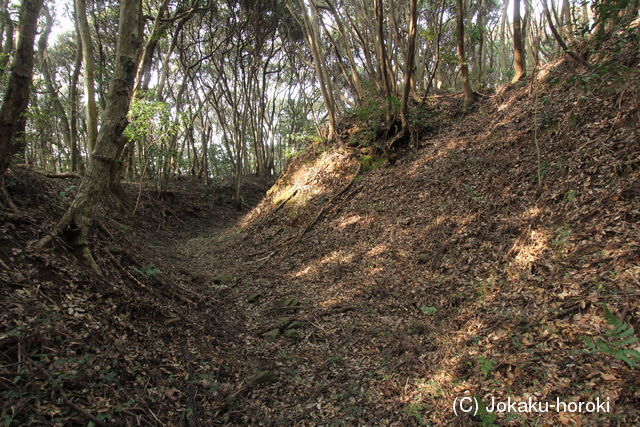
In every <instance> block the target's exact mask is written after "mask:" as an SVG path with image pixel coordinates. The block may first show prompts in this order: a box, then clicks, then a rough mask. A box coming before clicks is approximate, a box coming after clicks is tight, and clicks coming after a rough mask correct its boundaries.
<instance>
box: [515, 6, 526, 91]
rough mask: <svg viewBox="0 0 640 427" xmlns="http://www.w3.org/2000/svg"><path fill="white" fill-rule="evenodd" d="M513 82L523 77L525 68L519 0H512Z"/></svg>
mask: <svg viewBox="0 0 640 427" xmlns="http://www.w3.org/2000/svg"><path fill="white" fill-rule="evenodd" d="M513 66H514V69H515V74H514V76H513V82H514V83H515V82H519V81H520V80H522V79H524V78H525V76H526V74H527V70H526V68H525V65H524V45H523V43H522V25H521V23H520V0H513Z"/></svg>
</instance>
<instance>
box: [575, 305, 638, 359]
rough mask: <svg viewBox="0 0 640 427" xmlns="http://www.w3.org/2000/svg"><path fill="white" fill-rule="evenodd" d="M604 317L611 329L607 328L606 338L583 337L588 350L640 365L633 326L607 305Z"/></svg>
mask: <svg viewBox="0 0 640 427" xmlns="http://www.w3.org/2000/svg"><path fill="white" fill-rule="evenodd" d="M604 317H605V319H606V320H607V323H608V324H609V326H611V329H609V330H607V332H606V333H605V337H604V338H595V339H594V338H591V337H583V339H582V340H583V341H584V344H585V345H586V347H587V350H588V351H589V352H591V353H597V352H600V353H605V354H608V355H610V356H613V357H614V358H615V359H617V360H621V361H623V362H625V363H626V364H627V365H629V367H631V368H635V367H636V366H638V365H640V352H638V350H636V348H638V344H637V343H638V337H637V335H636V333H635V330H634V329H633V327H632V326H631V325H629V324H628V323H625V322H624V321H622V320H621V319H620V318H618V316H616V315H615V314H613V313H612V312H611V310H609V307H607V306H604ZM634 347H635V348H634Z"/></svg>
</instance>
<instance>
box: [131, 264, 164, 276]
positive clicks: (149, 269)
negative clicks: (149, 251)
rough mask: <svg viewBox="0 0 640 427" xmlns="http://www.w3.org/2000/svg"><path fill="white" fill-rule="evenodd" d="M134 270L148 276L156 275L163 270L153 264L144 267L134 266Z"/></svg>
mask: <svg viewBox="0 0 640 427" xmlns="http://www.w3.org/2000/svg"><path fill="white" fill-rule="evenodd" d="M134 270H135V271H137V272H138V273H140V274H142V275H143V276H147V277H151V276H155V275H156V274H160V273H162V271H160V270H159V269H158V268H157V267H156V266H154V265H153V264H147V265H145V266H144V267H142V268H135V267H134Z"/></svg>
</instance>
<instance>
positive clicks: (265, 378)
mask: <svg viewBox="0 0 640 427" xmlns="http://www.w3.org/2000/svg"><path fill="white" fill-rule="evenodd" d="M277 382H278V375H277V374H276V373H275V372H271V371H258V373H257V374H256V375H255V376H254V377H253V383H254V384H256V385H268V384H273V383H277Z"/></svg>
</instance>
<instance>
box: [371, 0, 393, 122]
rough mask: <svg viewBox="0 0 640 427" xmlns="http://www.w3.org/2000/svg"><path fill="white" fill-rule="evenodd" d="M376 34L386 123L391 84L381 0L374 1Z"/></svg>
mask: <svg viewBox="0 0 640 427" xmlns="http://www.w3.org/2000/svg"><path fill="white" fill-rule="evenodd" d="M375 15H376V34H377V41H378V43H377V47H378V63H379V67H380V77H381V78H382V83H383V87H384V94H385V97H386V101H387V121H389V120H390V119H391V82H390V81H389V71H388V69H387V49H386V46H385V38H384V8H383V4H382V0H375Z"/></svg>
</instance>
